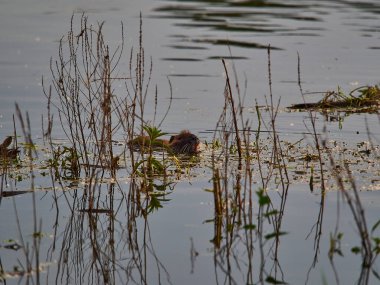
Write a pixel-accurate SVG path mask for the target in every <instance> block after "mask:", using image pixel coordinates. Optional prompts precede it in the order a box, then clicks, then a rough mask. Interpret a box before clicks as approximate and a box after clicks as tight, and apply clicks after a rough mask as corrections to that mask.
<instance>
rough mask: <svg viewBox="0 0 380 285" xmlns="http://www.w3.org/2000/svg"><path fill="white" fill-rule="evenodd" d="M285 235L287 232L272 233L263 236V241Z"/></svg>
mask: <svg viewBox="0 0 380 285" xmlns="http://www.w3.org/2000/svg"><path fill="white" fill-rule="evenodd" d="M287 234H288V233H287V232H273V233H270V234H267V235H265V236H264V237H265V239H272V238H274V237H279V236H282V235H287Z"/></svg>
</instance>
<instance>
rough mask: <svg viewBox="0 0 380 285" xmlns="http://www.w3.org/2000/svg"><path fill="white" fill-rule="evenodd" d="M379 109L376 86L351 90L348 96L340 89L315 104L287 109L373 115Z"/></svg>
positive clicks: (379, 91)
mask: <svg viewBox="0 0 380 285" xmlns="http://www.w3.org/2000/svg"><path fill="white" fill-rule="evenodd" d="M379 107H380V89H379V87H378V86H377V85H374V86H362V87H358V88H356V89H354V90H352V91H351V92H350V93H349V94H348V95H347V94H345V93H344V92H343V91H342V90H341V89H340V88H338V90H337V91H328V92H326V93H325V95H324V97H323V99H322V100H320V101H319V102H316V103H301V104H295V105H292V106H290V107H288V108H289V109H291V110H300V111H302V110H310V109H313V110H324V111H335V110H340V111H346V112H350V113H373V112H377V111H378V110H379Z"/></svg>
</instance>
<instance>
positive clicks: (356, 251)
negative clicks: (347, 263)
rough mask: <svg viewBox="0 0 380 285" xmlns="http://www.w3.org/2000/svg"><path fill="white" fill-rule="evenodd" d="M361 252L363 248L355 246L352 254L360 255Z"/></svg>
mask: <svg viewBox="0 0 380 285" xmlns="http://www.w3.org/2000/svg"><path fill="white" fill-rule="evenodd" d="M360 251H361V248H360V247H358V246H354V247H353V248H351V252H352V253H354V254H358V253H360Z"/></svg>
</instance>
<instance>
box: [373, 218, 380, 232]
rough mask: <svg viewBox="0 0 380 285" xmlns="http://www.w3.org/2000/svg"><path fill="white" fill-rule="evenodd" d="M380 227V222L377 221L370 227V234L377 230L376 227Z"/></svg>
mask: <svg viewBox="0 0 380 285" xmlns="http://www.w3.org/2000/svg"><path fill="white" fill-rule="evenodd" d="M379 225H380V220H378V221H377V222H376V223H375V224H374V225H373V227H372V229H371V233H373V232H374V231H375V230H376V229H377V227H378V226H379Z"/></svg>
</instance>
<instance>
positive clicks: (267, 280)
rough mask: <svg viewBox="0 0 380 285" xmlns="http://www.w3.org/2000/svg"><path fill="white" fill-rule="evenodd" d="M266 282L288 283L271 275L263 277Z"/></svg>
mask: <svg viewBox="0 0 380 285" xmlns="http://www.w3.org/2000/svg"><path fill="white" fill-rule="evenodd" d="M265 281H266V282H268V283H269V284H288V283H286V282H284V281H280V280H277V279H276V278H274V277H272V276H268V277H267V278H266V279H265Z"/></svg>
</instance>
